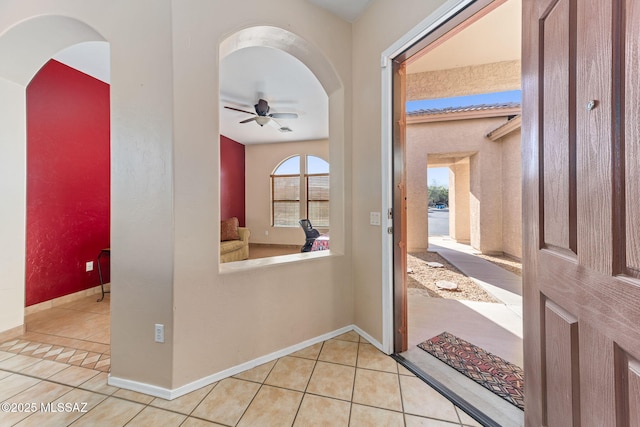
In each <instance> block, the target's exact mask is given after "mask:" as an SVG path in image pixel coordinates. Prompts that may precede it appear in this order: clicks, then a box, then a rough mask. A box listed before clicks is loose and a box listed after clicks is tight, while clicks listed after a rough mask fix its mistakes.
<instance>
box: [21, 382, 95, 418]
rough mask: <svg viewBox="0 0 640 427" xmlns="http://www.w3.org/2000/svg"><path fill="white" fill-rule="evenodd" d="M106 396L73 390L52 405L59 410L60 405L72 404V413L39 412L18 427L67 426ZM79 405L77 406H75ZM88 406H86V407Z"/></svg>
mask: <svg viewBox="0 0 640 427" xmlns="http://www.w3.org/2000/svg"><path fill="white" fill-rule="evenodd" d="M106 398H107V397H106V396H103V395H101V394H97V393H92V392H90V391H85V390H78V389H73V390H71V391H70V392H69V393H67V394H65V395H63V396H61V397H60V398H58V399H57V400H56V401H55V402H53V404H52V408H55V409H56V411H57V409H58V406H57V405H58V404H63V405H66V404H72V405H74V406H71V408H70V409H71V410H70V411H66V410H64V409H63V411H58V412H53V411H48V412H38V413H36V414H33V415H31V416H30V417H28V418H26V419H24V420H23V421H22V422H20V423H18V424H17V425H16V426H17V427H59V426H67V425H69V424H71V423H73V422H74V421H75V420H77V419H78V418H80V417H81V416H83V415H84V414H85V413H87V412H88V411H90V410H91V409H93V408H95V407H96V406H97V405H98V404H99V403H100V402H102V401H103V400H104V399H106ZM75 404H77V406H75ZM85 404H86V405H85Z"/></svg>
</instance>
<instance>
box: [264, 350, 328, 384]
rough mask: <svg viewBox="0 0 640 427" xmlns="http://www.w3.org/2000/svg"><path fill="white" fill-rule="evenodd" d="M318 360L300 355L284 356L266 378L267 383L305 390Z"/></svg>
mask: <svg viewBox="0 0 640 427" xmlns="http://www.w3.org/2000/svg"><path fill="white" fill-rule="evenodd" d="M315 364H316V362H315V361H313V360H309V359H302V358H300V357H282V358H280V359H278V361H277V362H276V365H275V366H274V367H273V369H272V370H271V373H270V374H269V376H268V377H267V379H266V380H265V382H264V383H265V384H269V385H272V386H276V387H283V388H288V389H291V390H297V391H304V390H305V389H306V388H307V384H308V383H309V378H311V373H312V372H313V367H314V366H315Z"/></svg>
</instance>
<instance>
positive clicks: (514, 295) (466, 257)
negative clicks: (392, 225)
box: [429, 237, 522, 317]
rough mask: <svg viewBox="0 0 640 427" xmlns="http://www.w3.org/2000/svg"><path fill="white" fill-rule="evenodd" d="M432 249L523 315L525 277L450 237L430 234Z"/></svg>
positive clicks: (430, 247)
mask: <svg viewBox="0 0 640 427" xmlns="http://www.w3.org/2000/svg"><path fill="white" fill-rule="evenodd" d="M429 251H430V252H437V253H438V254H439V255H441V256H442V257H443V258H444V259H446V260H447V261H448V262H450V263H451V264H453V265H454V266H455V267H456V268H457V269H458V270H460V271H461V272H462V273H464V274H466V275H467V276H469V278H471V279H472V280H473V281H474V282H475V283H477V284H478V286H480V287H482V288H483V289H484V290H485V291H487V293H489V294H491V295H492V296H493V297H495V298H496V299H498V300H499V301H501V302H502V303H503V304H504V305H506V306H507V307H509V309H511V310H513V311H514V312H515V313H516V314H518V315H519V316H520V317H522V278H521V277H520V276H518V275H516V274H513V273H511V272H510V271H507V270H505V269H503V268H500V267H498V266H497V265H495V264H493V263H491V262H489V261H486V260H484V259H482V258H480V257H477V256H475V255H474V254H479V253H480V252H478V251H476V250H475V249H473V248H472V247H471V246H468V245H463V244H460V243H457V242H455V241H453V240H451V239H450V238H448V237H430V238H429Z"/></svg>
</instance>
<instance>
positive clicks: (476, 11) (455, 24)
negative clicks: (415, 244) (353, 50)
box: [380, 0, 506, 354]
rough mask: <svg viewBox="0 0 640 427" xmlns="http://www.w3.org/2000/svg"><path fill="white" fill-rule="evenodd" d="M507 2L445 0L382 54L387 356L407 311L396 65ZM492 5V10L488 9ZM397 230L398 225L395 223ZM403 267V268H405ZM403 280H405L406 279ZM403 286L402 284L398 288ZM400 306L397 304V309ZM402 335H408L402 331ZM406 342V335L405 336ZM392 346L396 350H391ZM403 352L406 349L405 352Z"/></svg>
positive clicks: (384, 338) (384, 343) (384, 333)
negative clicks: (401, 259)
mask: <svg viewBox="0 0 640 427" xmlns="http://www.w3.org/2000/svg"><path fill="white" fill-rule="evenodd" d="M505 1H506V0H448V1H446V2H445V3H444V4H443V5H442V6H440V7H439V8H438V9H436V10H435V11H434V12H433V13H431V14H430V15H429V16H427V17H426V18H425V19H424V20H423V21H422V22H420V23H419V24H418V25H416V26H415V27H414V28H412V29H411V30H410V31H409V32H407V33H406V34H405V35H404V36H402V37H401V38H400V39H398V40H397V41H396V42H395V43H394V44H392V45H391V46H390V47H389V48H387V49H386V50H385V51H384V52H382V54H381V58H380V65H381V69H382V79H381V80H382V103H381V105H382V108H381V110H382V111H381V113H382V120H381V125H382V133H381V135H382V136H381V144H382V145H381V159H382V164H381V175H382V211H383V213H384V215H385V216H386V217H387V221H386V223H385V226H384V227H382V229H381V233H382V236H381V238H382V347H383V348H382V350H383V351H385V352H386V353H387V354H392V353H394V351H395V350H397V347H396V346H395V330H394V329H395V320H396V318H398V319H401V318H402V317H403V316H404V324H406V323H407V322H406V316H407V312H406V309H405V310H404V313H402V314H399V315H398V316H395V315H394V307H395V306H396V292H394V291H395V289H396V288H395V287H396V285H395V283H394V258H396V257H394V233H389V232H388V228H389V227H393V225H394V220H393V218H392V216H391V215H388V213H389V212H392V209H393V208H394V188H393V187H394V169H393V161H394V150H393V147H394V139H393V138H394V127H395V126H394V122H393V114H394V109H393V101H394V95H393V86H394V67H393V63H394V61H395V62H404V61H407V60H409V59H410V58H411V57H412V56H413V55H414V54H416V53H417V52H419V51H420V50H422V49H423V48H424V47H426V46H428V45H437V44H438V42H439V41H441V40H444V39H445V37H443V36H445V34H446V37H447V38H448V37H450V36H452V35H453V34H456V33H458V32H459V31H460V30H462V29H463V28H465V27H466V26H468V25H471V23H473V22H475V20H477V19H479V18H480V17H482V16H484V14H486V13H488V12H489V11H491V10H493V9H495V8H496V7H498V6H499V5H501V4H502V3H504V2H505ZM489 5H491V7H487V6H489ZM405 226H406V224H405ZM396 228H397V224H396ZM405 267H406V266H405ZM405 280H406V279H405ZM400 286H402V284H401V285H400ZM400 305H401V304H398V306H400ZM405 333H407V332H406V331H405ZM404 338H405V339H404V341H405V342H406V336H405V337H404ZM394 347H395V348H394ZM405 350H406V349H405Z"/></svg>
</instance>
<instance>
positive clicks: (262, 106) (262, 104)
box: [255, 99, 269, 116]
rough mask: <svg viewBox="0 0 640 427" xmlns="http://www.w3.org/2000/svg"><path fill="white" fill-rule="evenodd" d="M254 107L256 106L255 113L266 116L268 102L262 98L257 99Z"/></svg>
mask: <svg viewBox="0 0 640 427" xmlns="http://www.w3.org/2000/svg"><path fill="white" fill-rule="evenodd" d="M255 107H256V113H257V114H258V115H259V116H266V115H267V114H268V113H269V103H268V102H267V101H265V100H264V99H259V100H258V103H257V104H256V105H255Z"/></svg>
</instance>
